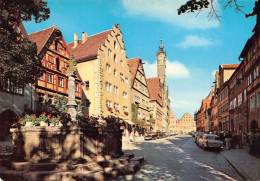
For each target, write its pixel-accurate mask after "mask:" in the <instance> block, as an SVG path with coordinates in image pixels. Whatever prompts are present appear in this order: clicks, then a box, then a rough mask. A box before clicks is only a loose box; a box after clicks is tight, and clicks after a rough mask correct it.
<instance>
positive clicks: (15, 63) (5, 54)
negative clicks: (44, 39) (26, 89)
mask: <svg viewBox="0 0 260 181" xmlns="http://www.w3.org/2000/svg"><path fill="white" fill-rule="evenodd" d="M0 9H1V11H0V27H1V28H0V55H1V56H0V80H6V79H11V80H15V81H18V82H19V83H20V84H21V85H24V84H26V83H33V82H34V77H35V75H37V71H36V70H37V69H36V62H37V61H36V59H37V58H36V55H37V47H36V44H35V43H33V42H31V41H30V40H28V39H24V37H23V35H22V33H21V30H20V28H18V27H19V24H20V22H21V21H30V20H32V19H34V20H35V22H36V23H38V22H41V21H44V20H46V19H48V18H49V14H50V10H49V8H47V2H44V1H42V0H26V1H24V0H0Z"/></svg>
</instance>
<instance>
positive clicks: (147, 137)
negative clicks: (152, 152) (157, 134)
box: [144, 134, 153, 140]
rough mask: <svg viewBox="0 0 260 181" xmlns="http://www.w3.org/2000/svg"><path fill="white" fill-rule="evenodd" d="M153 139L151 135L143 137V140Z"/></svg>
mask: <svg viewBox="0 0 260 181" xmlns="http://www.w3.org/2000/svg"><path fill="white" fill-rule="evenodd" d="M152 139H153V135H152V134H148V135H145V136H144V140H152Z"/></svg>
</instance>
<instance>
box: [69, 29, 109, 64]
mask: <svg viewBox="0 0 260 181" xmlns="http://www.w3.org/2000/svg"><path fill="white" fill-rule="evenodd" d="M111 31H112V30H107V31H104V32H102V33H99V34H96V35H92V36H89V37H88V38H87V41H86V42H85V43H84V44H82V40H79V42H78V46H77V47H76V48H73V47H74V42H71V43H69V44H68V47H69V50H70V52H71V53H73V54H74V57H75V60H80V59H84V58H89V57H92V56H96V55H97V53H98V48H99V46H100V45H103V44H104V43H105V40H106V39H107V38H108V35H109V33H110V32H111Z"/></svg>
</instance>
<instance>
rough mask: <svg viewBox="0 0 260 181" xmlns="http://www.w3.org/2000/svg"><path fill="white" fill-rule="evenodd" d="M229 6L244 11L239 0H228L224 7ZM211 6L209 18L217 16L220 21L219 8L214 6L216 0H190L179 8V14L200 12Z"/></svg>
mask: <svg viewBox="0 0 260 181" xmlns="http://www.w3.org/2000/svg"><path fill="white" fill-rule="evenodd" d="M227 7H234V8H235V11H236V12H243V11H242V10H241V8H242V7H243V6H240V5H239V4H238V3H237V0H226V5H225V6H224V9H225V8H227ZM207 8H210V11H209V14H208V18H209V20H210V19H211V18H212V17H213V16H215V17H216V18H217V19H218V20H219V21H220V16H219V15H218V12H217V10H216V9H215V7H214V0H188V1H187V2H186V4H184V5H182V6H181V7H180V8H179V9H178V14H179V15H181V14H182V13H194V12H197V13H198V14H199V13H200V12H201V11H202V10H203V9H207Z"/></svg>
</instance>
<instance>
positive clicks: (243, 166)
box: [221, 146, 260, 181]
mask: <svg viewBox="0 0 260 181" xmlns="http://www.w3.org/2000/svg"><path fill="white" fill-rule="evenodd" d="M248 150H249V147H248V146H244V147H243V149H231V150H228V149H226V148H225V149H224V150H223V151H222V152H221V154H222V155H223V156H224V157H225V158H226V159H227V161H228V162H229V163H230V164H231V165H232V166H233V167H234V168H235V169H236V170H237V171H238V172H239V173H240V176H241V177H243V178H244V179H245V180H250V181H251V180H252V181H258V180H260V159H259V158H256V157H254V156H252V155H250V154H249V153H248Z"/></svg>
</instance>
